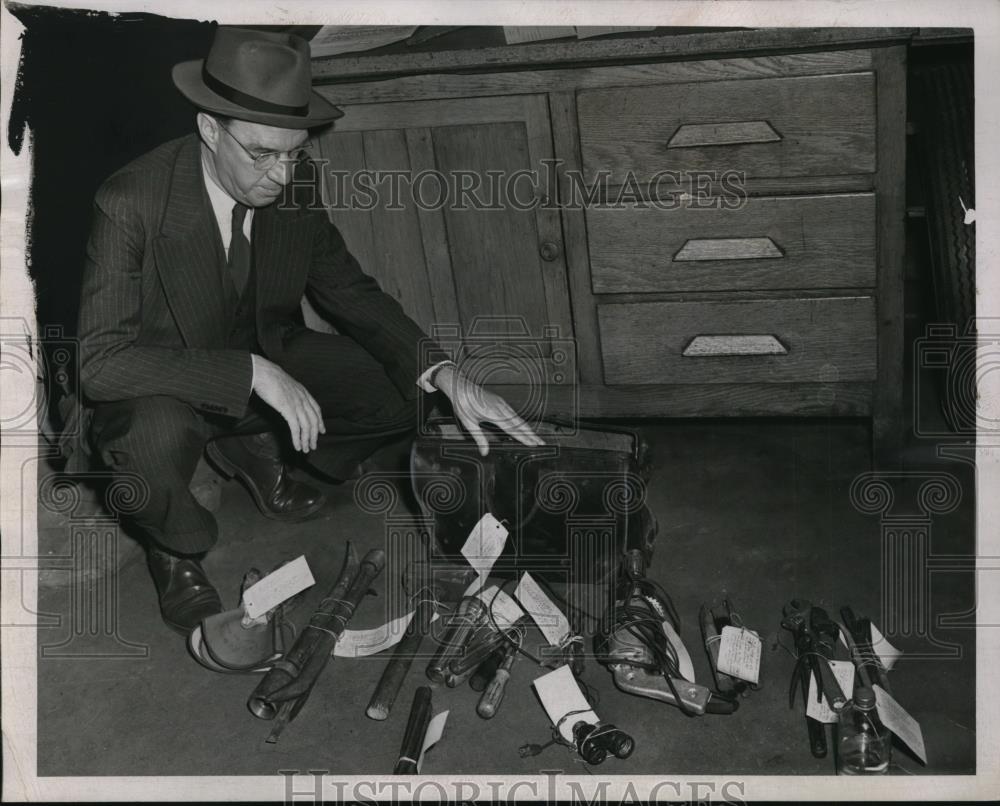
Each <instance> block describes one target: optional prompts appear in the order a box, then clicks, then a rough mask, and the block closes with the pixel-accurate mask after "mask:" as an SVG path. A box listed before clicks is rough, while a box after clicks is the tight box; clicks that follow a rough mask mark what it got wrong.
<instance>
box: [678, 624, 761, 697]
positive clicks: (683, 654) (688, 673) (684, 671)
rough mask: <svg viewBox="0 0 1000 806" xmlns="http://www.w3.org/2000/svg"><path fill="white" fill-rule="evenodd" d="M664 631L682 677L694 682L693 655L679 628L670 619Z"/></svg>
mask: <svg viewBox="0 0 1000 806" xmlns="http://www.w3.org/2000/svg"><path fill="white" fill-rule="evenodd" d="M663 632H665V633H666V634H667V640H668V641H670V643H671V644H673V647H674V651H675V652H676V653H677V669H678V670H679V671H680V673H681V677H683V678H684V679H685V680H687V681H688V682H691V683H694V682H695V679H694V664H693V663H691V655H690V654H689V653H688V651H687V647H686V646H684V642H683V641H682V640H681V637H680V635H678V634H677V630H675V629H674V627H673V625H672V624H671V623H670V622H669V621H664V622H663ZM755 682H756V681H755Z"/></svg>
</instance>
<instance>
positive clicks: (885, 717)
mask: <svg viewBox="0 0 1000 806" xmlns="http://www.w3.org/2000/svg"><path fill="white" fill-rule="evenodd" d="M872 689H873V690H874V691H875V708H876V709H877V710H878V716H879V719H881V720H882V724H883V725H885V726H886V727H887V728H888V729H889V730H891V731H892V732H893V733H895V734H896V735H897V736H898V737H899V739H900V741H902V742H903V744H905V745H906V746H907V747H909V748H910V749H911V750H912V751H913V752H914V753H916V754H917V758H919V759H920V761H921V762H923V763H924V764H926V763H927V751H926V750H925V749H924V734H923V732H922V731H921V730H920V723H918V722H917V720H915V719H914V718H913V717H912V716H910V715H909V714H908V713H906V711H905V710H904V709H903V706H902V705H900V704H899V703H898V702H896V701H895V700H894V699H893V698H892V695H891V694H889V692H888V691H886V690H885V689H883V688H882V687H881V686H879V685H874V686H872Z"/></svg>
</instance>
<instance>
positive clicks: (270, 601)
mask: <svg viewBox="0 0 1000 806" xmlns="http://www.w3.org/2000/svg"><path fill="white" fill-rule="evenodd" d="M315 584H316V580H315V579H313V575H312V571H310V570H309V563H307V562H306V558H305V555H304V554H303V555H300V556H298V557H296V558H295V559H294V560H292V561H291V562H290V563H285V564H284V565H283V566H281V568H279V569H277V570H276V571H272V572H271V573H270V574H268V575H267V576H266V577H264V578H263V579H262V580H261V581H260V582H257V583H256V584H254V585H251V586H250V587H249V588H247V589H246V590H245V591H243V604H244V606H245V608H246V614H247V616H249V617H250V618H252V619H255V618H260V617H261V616H263V615H264V614H265V613H266V612H267V611H269V610H272V609H273V608H275V607H277V606H278V605H280V604H281V603H282V602H284V601H286V600H288V599H291V598H292V597H293V596H294V595H295V594H296V593H299V592H301V591H304V590H305V589H306V588H308V587H310V586H312V585H315Z"/></svg>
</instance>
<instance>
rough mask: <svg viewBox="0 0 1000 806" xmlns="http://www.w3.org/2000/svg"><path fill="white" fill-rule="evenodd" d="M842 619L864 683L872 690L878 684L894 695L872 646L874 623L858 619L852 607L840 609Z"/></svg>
mask: <svg viewBox="0 0 1000 806" xmlns="http://www.w3.org/2000/svg"><path fill="white" fill-rule="evenodd" d="M840 617H841V618H842V619H843V620H844V626H845V627H846V628H847V637H848V638H849V639H850V643H851V657H852V659H853V660H854V665H855V666H857V669H858V674H859V675H860V677H861V681H862V683H863V684H864V685H865V686H867V687H868V688H871V686H872V684H873V683H877V684H878V685H879V686H881V687H882V690H883V691H885V692H886V693H887V694H892V687H891V686H890V685H889V675H888V674H887V673H886V668H885V666H884V665H883V664H882V661H881V660H880V659H879V656H878V655H877V654H876V652H875V647H874V646H873V645H872V623H871V620H870V619H867V618H858V617H857V616H855V615H854V611H853V610H852V609H851V608H850V607H842V608H840Z"/></svg>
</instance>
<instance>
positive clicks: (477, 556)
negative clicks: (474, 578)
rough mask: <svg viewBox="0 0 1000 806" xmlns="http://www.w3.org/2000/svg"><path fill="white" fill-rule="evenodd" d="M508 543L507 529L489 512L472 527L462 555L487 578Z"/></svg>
mask: <svg viewBox="0 0 1000 806" xmlns="http://www.w3.org/2000/svg"><path fill="white" fill-rule="evenodd" d="M506 544H507V529H506V528H505V527H504V525H503V524H502V523H500V521H498V520H497V519H496V518H494V517H493V515H492V514H491V513H489V512H487V513H486V514H485V515H483V517H482V518H480V519H479V523H477V524H476V525H475V526H473V527H472V531H471V532H470V533H469V536H468V537H467V538H466V540H465V545H463V546H462V556H463V557H465V559H467V560H468V561H469V565H471V566H472V567H473V568H475V569H476V572H477V573H478V574H479V576H480V577H481V578H486V577H487V576H489V574H490V571H491V570H492V569H493V564H494V563H495V562H496V561H497V557H499V556H500V554H501V553H502V552H503V547H504V546H505V545H506Z"/></svg>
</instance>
